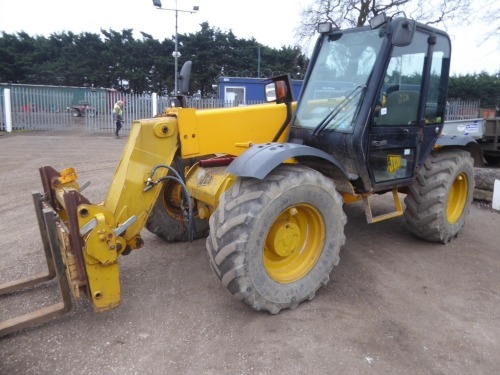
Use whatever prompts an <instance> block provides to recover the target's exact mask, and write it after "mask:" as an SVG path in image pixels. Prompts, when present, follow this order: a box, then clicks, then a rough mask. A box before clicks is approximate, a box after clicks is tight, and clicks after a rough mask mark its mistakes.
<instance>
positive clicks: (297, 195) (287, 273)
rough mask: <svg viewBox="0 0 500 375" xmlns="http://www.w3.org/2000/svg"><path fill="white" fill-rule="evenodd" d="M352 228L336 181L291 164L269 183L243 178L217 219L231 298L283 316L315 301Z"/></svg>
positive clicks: (217, 244)
mask: <svg viewBox="0 0 500 375" xmlns="http://www.w3.org/2000/svg"><path fill="white" fill-rule="evenodd" d="M345 223H346V216H345V214H344V212H343V210H342V198H341V196H340V195H339V194H338V193H337V191H336V190H335V185H334V183H333V182H332V181H330V180H328V179H327V178H325V177H324V176H323V175H322V174H320V173H319V172H316V171H314V170H311V169H309V168H305V167H301V166H286V165H283V166H280V167H278V168H277V169H276V170H274V171H273V172H271V173H270V174H269V175H268V176H267V177H266V178H265V180H257V179H253V178H237V179H236V181H235V183H234V184H233V186H232V187H231V188H230V189H228V190H227V191H226V192H225V193H224V194H223V195H222V196H221V199H220V202H219V206H218V207H217V210H216V211H215V212H214V214H213V215H212V216H211V217H210V235H209V237H208V239H207V250H208V253H209V256H210V261H211V265H212V268H213V270H214V271H215V273H216V275H217V277H218V278H219V279H220V280H221V282H222V284H223V285H224V286H225V287H226V288H227V289H228V290H229V292H230V293H231V294H233V295H234V296H235V297H237V298H238V299H240V300H243V301H244V302H245V303H246V304H248V305H250V306H251V307H252V308H254V309H255V310H266V311H269V312H271V313H273V314H276V313H278V312H279V311H280V310H282V309H285V308H294V307H296V306H297V305H298V304H299V303H300V302H302V301H304V300H311V299H312V298H314V296H315V293H316V291H317V290H318V288H319V287H320V286H322V285H325V284H326V283H327V282H328V280H329V274H330V272H331V270H332V268H333V266H334V265H336V264H338V262H339V251H340V248H341V246H342V245H343V244H344V243H345V236H344V225H345Z"/></svg>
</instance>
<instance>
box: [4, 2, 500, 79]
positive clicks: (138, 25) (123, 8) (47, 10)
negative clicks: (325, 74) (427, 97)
mask: <svg viewBox="0 0 500 375" xmlns="http://www.w3.org/2000/svg"><path fill="white" fill-rule="evenodd" d="M309 2H310V1H309V0H251V1H250V0H246V1H241V0H178V1H177V9H179V10H191V9H193V6H195V5H197V6H199V12H198V13H195V14H190V13H183V12H178V22H177V24H178V32H179V33H180V34H186V33H196V32H197V31H199V30H200V27H199V25H200V24H201V23H202V22H208V23H209V25H210V26H211V27H214V28H220V29H221V30H222V31H229V30H232V31H233V33H234V34H235V35H236V36H237V37H238V38H245V39H249V38H251V37H254V38H255V39H256V40H257V41H258V42H259V43H262V44H264V45H267V46H269V47H275V48H280V47H281V46H283V45H284V46H289V45H294V44H295V43H294V30H295V28H296V26H297V25H298V23H299V17H300V10H301V9H302V8H303V7H304V6H305V5H307V4H308V3H309ZM162 4H163V7H164V8H174V9H175V4H176V1H175V0H162ZM489 22H497V23H498V22H499V20H497V19H490V20H489ZM101 28H102V29H106V30H107V29H112V30H114V31H121V30H123V29H134V32H135V35H134V36H135V37H136V38H139V37H140V34H139V32H140V31H143V32H146V33H148V34H151V35H152V36H153V37H154V38H156V39H160V40H163V39H164V38H170V37H171V36H172V35H174V34H175V12H172V11H161V10H158V9H156V8H155V7H154V6H153V1H152V0H120V1H113V0H80V1H72V0H45V1H42V0H0V31H4V32H7V33H15V32H19V31H25V32H27V33H28V34H29V35H31V36H35V35H44V36H49V35H50V34H51V33H54V32H57V33H59V32H63V31H72V32H74V33H76V34H79V33H81V32H84V31H88V32H93V33H100V30H101ZM483 28H484V27H483V26H482V25H480V24H474V25H471V26H467V27H464V28H459V27H450V28H449V29H448V33H449V34H450V36H451V38H452V46H453V47H452V61H451V73H452V74H467V73H479V72H481V71H486V72H488V73H490V74H494V73H497V72H500V46H499V42H498V40H494V39H491V40H489V41H487V42H485V43H482V44H481V39H480V35H481V31H482V30H483ZM480 44H481V45H480ZM179 51H180V52H181V54H182V48H179ZM0 59H1V56H0Z"/></svg>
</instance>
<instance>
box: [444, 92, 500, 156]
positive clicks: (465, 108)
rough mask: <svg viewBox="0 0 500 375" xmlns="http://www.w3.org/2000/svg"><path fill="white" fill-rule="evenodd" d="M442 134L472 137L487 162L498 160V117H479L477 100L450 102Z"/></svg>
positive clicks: (499, 154) (499, 121)
mask: <svg viewBox="0 0 500 375" xmlns="http://www.w3.org/2000/svg"><path fill="white" fill-rule="evenodd" d="M443 134H446V135H456V136H470V137H473V138H474V139H475V140H476V141H477V143H478V144H479V146H480V147H481V150H482V151H483V156H484V159H485V160H486V162H487V163H488V164H498V163H499V162H500V117H495V118H488V119H484V118H482V117H479V101H461V100H457V101H452V102H450V103H449V104H448V108H447V115H446V119H445V123H444V127H443Z"/></svg>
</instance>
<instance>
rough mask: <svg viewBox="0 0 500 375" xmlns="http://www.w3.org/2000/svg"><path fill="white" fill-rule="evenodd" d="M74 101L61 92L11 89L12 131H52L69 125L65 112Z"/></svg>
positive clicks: (0, 110) (0, 125)
mask: <svg viewBox="0 0 500 375" xmlns="http://www.w3.org/2000/svg"><path fill="white" fill-rule="evenodd" d="M4 97H5V90H2V91H1V92H0V130H5V127H6V116H5V114H6V113H5V111H6V109H5V106H4ZM72 100H73V97H72V95H71V94H70V93H67V92H64V91H62V90H61V91H54V90H46V89H42V88H36V89H34V88H20V87H14V88H11V89H10V103H11V118H12V129H13V130H55V129H63V128H65V127H67V126H68V124H69V123H71V111H70V110H68V108H70V106H71V103H72Z"/></svg>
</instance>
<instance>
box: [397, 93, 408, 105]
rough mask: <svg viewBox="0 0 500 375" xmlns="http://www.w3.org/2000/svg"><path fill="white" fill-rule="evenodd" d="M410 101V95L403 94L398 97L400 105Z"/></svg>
mask: <svg viewBox="0 0 500 375" xmlns="http://www.w3.org/2000/svg"><path fill="white" fill-rule="evenodd" d="M409 101H410V95H408V94H406V93H403V94H399V95H398V104H403V103H406V102H409Z"/></svg>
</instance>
